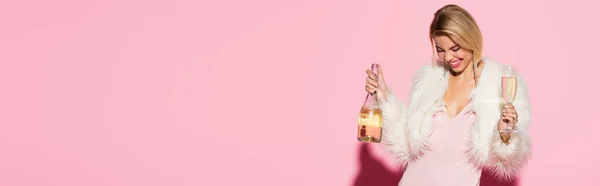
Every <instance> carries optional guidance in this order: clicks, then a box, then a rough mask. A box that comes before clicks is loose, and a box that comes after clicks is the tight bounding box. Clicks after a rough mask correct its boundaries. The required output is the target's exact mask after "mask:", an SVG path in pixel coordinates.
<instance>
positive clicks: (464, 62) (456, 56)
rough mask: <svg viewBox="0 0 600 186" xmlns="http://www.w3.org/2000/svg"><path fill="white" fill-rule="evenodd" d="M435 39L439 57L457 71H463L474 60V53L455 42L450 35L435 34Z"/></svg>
mask: <svg viewBox="0 0 600 186" xmlns="http://www.w3.org/2000/svg"><path fill="white" fill-rule="evenodd" d="M433 40H434V42H435V49H436V52H437V55H438V57H439V58H440V59H441V60H443V61H444V63H445V64H446V65H448V66H450V68H451V69H452V71H454V72H455V73H458V74H460V73H462V72H463V71H464V70H465V69H466V68H467V67H468V66H469V65H470V64H471V62H472V61H473V53H472V52H471V51H469V50H468V49H466V48H463V47H462V46H460V45H459V44H457V43H456V42H454V41H453V40H452V39H450V37H448V36H445V35H442V36H435V37H433Z"/></svg>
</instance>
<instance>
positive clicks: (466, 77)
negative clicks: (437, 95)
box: [450, 62, 479, 81]
mask: <svg viewBox="0 0 600 186" xmlns="http://www.w3.org/2000/svg"><path fill="white" fill-rule="evenodd" d="M478 66H479V65H478ZM473 70H474V69H473V62H471V63H469V65H467V67H466V68H465V70H463V71H462V72H453V71H450V74H451V75H452V76H450V78H452V79H454V80H455V81H473V80H474V77H475V76H474V74H475V73H476V72H475V71H473Z"/></svg>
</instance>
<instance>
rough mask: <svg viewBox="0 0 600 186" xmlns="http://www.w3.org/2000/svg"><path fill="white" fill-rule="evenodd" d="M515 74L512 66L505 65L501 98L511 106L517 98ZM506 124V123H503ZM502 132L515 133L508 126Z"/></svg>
mask: <svg viewBox="0 0 600 186" xmlns="http://www.w3.org/2000/svg"><path fill="white" fill-rule="evenodd" d="M517 82H518V79H517V73H516V72H515V69H514V66H513V65H510V64H509V65H506V67H505V68H504V72H503V75H502V97H503V98H504V101H505V102H506V104H507V105H512V103H513V101H514V100H515V97H516V96H517ZM505 122H507V123H508V121H505ZM502 132H517V131H516V130H515V129H513V128H512V127H511V126H510V125H508V126H507V128H506V129H504V130H503V131H502Z"/></svg>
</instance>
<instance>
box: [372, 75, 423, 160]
mask: <svg viewBox="0 0 600 186" xmlns="http://www.w3.org/2000/svg"><path fill="white" fill-rule="evenodd" d="M431 69H434V68H433V67H432V66H429V65H425V66H423V67H421V68H420V69H419V70H417V72H416V74H415V75H414V77H413V79H412V87H411V90H410V93H409V94H410V95H409V96H410V100H411V101H414V100H419V99H420V98H421V97H422V90H421V89H422V88H423V86H424V85H425V84H426V83H424V82H425V81H426V79H427V78H426V74H428V72H430V71H431ZM382 97H383V98H382V99H379V100H381V101H380V107H381V109H382V111H383V131H382V133H383V134H382V141H381V143H382V144H383V146H384V147H385V149H386V151H387V152H388V153H390V154H392V156H393V157H394V158H395V159H396V162H397V163H399V164H401V165H402V166H403V167H405V166H406V165H407V164H408V163H409V162H410V161H411V160H412V159H414V158H413V156H414V154H418V152H420V151H418V152H413V151H415V150H417V149H411V146H412V145H411V142H410V140H409V134H408V128H407V126H408V116H407V113H408V107H407V105H405V104H404V103H402V102H401V101H400V100H398V97H396V96H395V95H394V92H393V91H392V90H391V89H388V92H387V93H384V94H383V95H382Z"/></svg>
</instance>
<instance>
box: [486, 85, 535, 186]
mask: <svg viewBox="0 0 600 186" xmlns="http://www.w3.org/2000/svg"><path fill="white" fill-rule="evenodd" d="M518 78H519V79H518V88H517V96H516V97H515V101H514V102H513V105H514V107H515V110H516V112H517V114H518V119H517V123H516V125H515V127H514V128H515V129H516V130H517V132H516V133H512V134H511V135H509V136H507V137H509V138H508V140H507V143H504V141H503V140H502V137H501V135H500V133H499V132H497V131H494V135H493V140H492V144H491V147H492V148H491V152H490V153H491V154H490V158H489V160H488V165H489V167H490V168H491V170H492V172H493V173H494V174H495V175H496V176H497V177H498V178H502V179H506V180H510V179H512V178H513V177H514V176H516V174H517V172H518V171H519V170H520V169H521V168H522V167H524V166H525V164H526V163H527V160H528V158H529V156H530V153H531V141H530V139H529V134H528V129H529V126H530V124H531V106H530V102H529V95H528V90H527V85H526V83H525V80H524V79H523V77H521V76H519V77H518Z"/></svg>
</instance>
